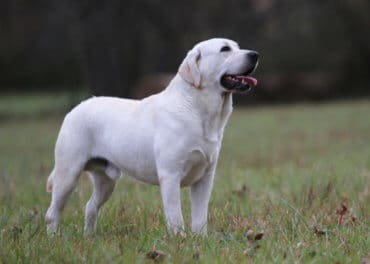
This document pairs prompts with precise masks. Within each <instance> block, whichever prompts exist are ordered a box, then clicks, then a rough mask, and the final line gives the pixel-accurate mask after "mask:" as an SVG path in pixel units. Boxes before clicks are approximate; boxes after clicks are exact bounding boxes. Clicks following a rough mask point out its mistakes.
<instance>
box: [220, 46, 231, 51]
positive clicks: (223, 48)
mask: <svg viewBox="0 0 370 264" xmlns="http://www.w3.org/2000/svg"><path fill="white" fill-rule="evenodd" d="M230 50H231V48H230V47H229V46H223V47H222V48H221V49H220V52H228V51H230Z"/></svg>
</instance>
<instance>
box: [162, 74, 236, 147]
mask: <svg viewBox="0 0 370 264" xmlns="http://www.w3.org/2000/svg"><path fill="white" fill-rule="evenodd" d="M167 90H168V91H169V92H175V93H181V96H180V98H181V99H182V102H179V103H182V104H183V106H184V107H186V108H187V109H188V110H189V111H191V112H192V113H193V114H194V116H195V117H196V118H197V119H199V121H200V122H201V125H202V129H203V133H204V136H205V138H207V140H209V141H219V140H221V139H222V135H223V130H224V128H225V126H226V123H227V121H228V119H229V117H230V114H231V112H232V94H231V93H226V94H225V93H217V92H215V91H214V90H212V89H207V87H200V88H195V87H194V86H192V85H191V84H189V83H188V82H186V81H185V80H183V79H182V78H181V77H180V76H179V75H176V76H175V78H174V79H173V80H172V81H171V83H170V84H169V86H168V87H167Z"/></svg>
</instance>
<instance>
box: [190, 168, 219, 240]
mask: <svg viewBox="0 0 370 264" xmlns="http://www.w3.org/2000/svg"><path fill="white" fill-rule="evenodd" d="M215 170H216V164H214V165H212V166H211V167H210V168H209V169H208V170H207V171H206V173H205V175H204V176H203V177H202V178H201V179H200V180H199V181H198V182H196V183H195V184H193V185H192V186H191V187H190V198H191V230H192V231H193V232H194V233H197V234H202V235H206V234H207V217H208V203H209V198H210V197H211V192H212V186H213V179H214V174H215Z"/></svg>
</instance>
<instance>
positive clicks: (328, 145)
mask: <svg viewBox="0 0 370 264" xmlns="http://www.w3.org/2000/svg"><path fill="white" fill-rule="evenodd" d="M1 111H3V110H2V108H0V112H1ZM22 111H23V110H22ZM30 112H32V111H30ZM369 118H370V102H369V101H357V102H339V103H331V104H322V105H291V106H275V107H258V108H250V109H237V110H236V111H235V112H234V113H233V115H232V118H231V120H230V122H229V124H228V127H227V129H226V131H225V137H224V144H223V149H222V153H221V157H220V161H219V166H218V170H217V177H216V181H215V186H214V189H213V193H212V198H211V203H210V210H209V234H208V236H207V237H206V238H201V237H194V236H192V235H191V233H190V232H188V233H187V237H186V238H185V239H182V238H180V237H172V236H169V235H168V234H167V232H166V228H165V223H164V219H163V213H162V206H161V202H160V195H159V189H158V188H157V187H153V186H149V185H144V184H141V183H138V182H135V181H133V180H130V179H129V178H127V177H126V178H123V179H121V180H120V181H119V183H118V186H117V188H116V190H115V192H114V193H113V196H112V198H111V200H110V201H109V202H108V203H107V204H106V205H105V207H104V208H103V209H102V212H101V215H100V218H99V222H98V232H97V235H96V236H95V237H93V238H84V237H83V235H82V229H83V207H84V205H85V203H86V201H87V199H88V197H89V195H90V192H91V184H90V182H89V181H88V179H87V178H86V177H81V180H80V183H79V185H78V188H77V189H76V190H75V191H74V193H73V194H72V197H71V199H70V200H69V203H68V205H67V207H66V209H65V211H64V214H63V217H64V218H63V221H62V224H61V231H62V232H61V235H59V236H57V237H54V238H48V237H47V236H46V232H45V223H44V220H43V218H44V214H45V211H46V209H47V207H48V204H49V200H50V197H49V194H48V193H46V192H45V182H46V178H47V176H48V173H49V172H50V170H51V169H52V166H53V146H54V142H55V139H56V136H57V132H58V129H59V126H60V124H61V121H62V117H61V116H59V117H54V118H47V117H44V118H37V119H30V118H26V119H22V120H18V119H17V120H7V121H2V122H0V244H1V245H0V260H1V263H115V262H116V263H134V262H151V260H148V259H147V257H146V254H147V253H148V252H150V251H152V250H161V251H163V252H164V253H165V254H166V256H165V257H164V258H163V260H162V261H163V262H165V263H179V262H182V263H193V262H200V263H242V262H247V263H248V262H250V263H252V262H253V263H294V262H296V263H360V262H361V259H363V258H370V256H369V254H370V230H369V229H370V119H369ZM182 198H183V204H184V206H183V211H184V217H185V220H186V222H187V225H189V220H190V210H189V205H190V204H189V199H188V190H187V189H184V190H183V192H182ZM252 232H253V234H252ZM260 233H263V234H264V235H263V237H262V239H260V240H255V235H257V234H260ZM257 238H260V236H259V237H258V236H257Z"/></svg>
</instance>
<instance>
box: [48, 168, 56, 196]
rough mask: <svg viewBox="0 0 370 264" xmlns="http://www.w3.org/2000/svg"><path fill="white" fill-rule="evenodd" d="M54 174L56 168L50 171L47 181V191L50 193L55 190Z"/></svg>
mask: <svg viewBox="0 0 370 264" xmlns="http://www.w3.org/2000/svg"><path fill="white" fill-rule="evenodd" d="M53 175H54V170H53V171H52V172H51V173H50V175H49V178H48V181H47V183H46V191H47V192H49V193H50V192H51V191H52V190H53Z"/></svg>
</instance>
